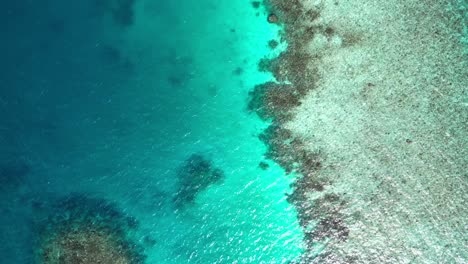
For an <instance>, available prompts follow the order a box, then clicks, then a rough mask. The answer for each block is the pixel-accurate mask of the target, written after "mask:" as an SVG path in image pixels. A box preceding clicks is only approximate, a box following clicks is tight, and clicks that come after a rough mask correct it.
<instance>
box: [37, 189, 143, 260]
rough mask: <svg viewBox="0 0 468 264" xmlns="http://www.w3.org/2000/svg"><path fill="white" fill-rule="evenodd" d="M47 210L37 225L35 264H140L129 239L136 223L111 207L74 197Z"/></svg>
mask: <svg viewBox="0 0 468 264" xmlns="http://www.w3.org/2000/svg"><path fill="white" fill-rule="evenodd" d="M49 210H50V214H49V216H48V217H47V218H46V220H45V221H43V222H42V223H39V230H40V231H39V238H38V241H37V248H36V259H37V263H41V264H52V263H67V264H68V263H70V264H87V263H103V264H104V263H105V264H138V263H143V262H144V259H145V257H144V255H143V251H142V248H141V247H140V246H138V245H137V244H136V243H134V242H133V239H132V237H131V232H132V231H134V230H135V229H136V228H137V226H138V224H137V221H136V220H135V219H134V218H133V217H130V216H128V215H126V214H124V213H123V212H121V211H119V210H118V209H117V208H116V207H115V205H113V204H112V203H110V202H108V201H106V200H103V199H96V198H90V197H87V196H85V195H83V194H74V195H70V196H68V197H66V198H64V199H63V200H61V201H59V202H57V203H56V204H54V205H52V206H51V208H49Z"/></svg>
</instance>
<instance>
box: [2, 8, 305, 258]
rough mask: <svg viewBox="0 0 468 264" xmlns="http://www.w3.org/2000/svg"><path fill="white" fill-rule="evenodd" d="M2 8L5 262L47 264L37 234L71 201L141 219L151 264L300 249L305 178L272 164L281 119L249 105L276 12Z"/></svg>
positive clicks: (293, 254)
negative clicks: (274, 131)
mask: <svg viewBox="0 0 468 264" xmlns="http://www.w3.org/2000/svg"><path fill="white" fill-rule="evenodd" d="M1 12H2V14H1V16H0V20H1V23H0V27H1V32H2V41H1V42H0V52H1V54H2V55H1V58H2V60H1V62H0V67H1V71H0V119H1V120H2V121H1V123H0V146H1V151H0V161H1V162H0V176H1V177H0V189H1V190H0V191H1V192H0V196H1V200H0V210H1V211H0V238H1V243H0V259H1V261H0V262H1V263H15V264H22V263H35V262H36V260H35V257H34V255H35V251H36V250H37V249H36V247H37V237H38V226H41V225H44V224H47V221H48V217H49V215H50V214H51V208H53V206H52V205H53V204H54V203H56V202H57V201H60V200H61V199H64V197H68V196H69V195H72V194H80V195H83V196H86V197H90V198H98V199H105V200H106V201H108V202H111V203H113V204H115V206H116V208H118V209H119V210H120V211H121V212H122V213H123V214H128V215H129V216H131V217H133V218H134V219H135V220H136V222H137V223H138V224H137V227H136V228H135V229H134V230H133V231H132V232H133V233H132V234H131V236H132V237H134V239H135V241H136V242H137V243H138V244H139V245H141V246H142V247H143V249H144V254H145V255H146V262H145V263H203V264H205V263H288V262H289V261H291V260H294V259H296V258H297V257H298V256H299V255H300V253H301V252H302V233H301V228H300V226H299V224H298V220H297V215H296V211H295V209H294V208H293V207H292V206H291V205H290V204H289V203H288V202H287V201H286V194H287V193H290V192H291V190H290V187H289V185H290V183H291V182H292V181H293V176H291V175H289V176H288V175H285V173H284V172H283V170H282V169H281V168H280V167H279V166H277V165H275V164H274V163H272V162H271V161H268V160H265V158H264V153H265V151H266V148H267V146H265V145H264V144H263V143H262V142H261V141H260V140H259V139H258V135H259V134H260V133H261V132H262V131H263V130H264V129H265V128H266V126H267V125H268V124H267V123H265V122H263V121H261V120H260V119H259V118H258V117H257V116H256V115H254V114H251V113H249V112H248V111H247V107H246V105H247V102H248V94H249V91H251V90H252V89H253V87H254V86H255V85H256V84H258V83H261V82H264V81H267V80H269V79H271V76H269V75H267V74H265V73H260V72H259V71H258V69H257V63H258V61H259V60H260V59H261V58H263V57H265V56H274V55H275V54H274V52H273V51H272V50H271V49H270V48H269V47H268V41H269V40H271V39H276V40H278V39H279V37H278V35H277V34H278V30H279V28H278V27H277V26H275V25H271V24H268V23H267V21H266V16H267V14H265V11H264V9H263V7H262V6H260V7H258V8H256V7H254V5H253V4H252V2H250V1H247V0H240V1H217V0H198V1H193V0H178V1H168V0H165V1H156V0H135V1H131V0H129V1H120V0H83V1H70V0H68V1H59V0H45V1H29V0H19V1H6V2H5V3H3V6H2V11H1ZM194 155H195V156H194ZM194 157H195V158H194ZM197 157H198V159H197ZM200 160H202V161H200ZM262 162H263V163H262ZM260 163H262V165H261V166H260V165H259V164H260ZM265 163H266V164H268V166H266V165H265ZM208 164H209V165H208ZM197 166H198V167H197ZM194 167H195V168H194ZM199 167H201V169H200V168H199ZM207 168H208V169H207ZM204 169H205V170H204ZM197 170H199V171H197ZM200 170H201V174H200ZM207 170H211V171H213V170H216V171H217V172H218V173H219V175H220V177H219V178H216V177H214V178H213V177H211V176H212V175H211V176H210V175H208V176H206V175H205V174H209V172H206V171H207ZM197 173H198V174H197ZM194 175H195V176H194ZM200 175H201V176H200ZM197 177H198V178H197ZM210 177H211V178H210ZM184 184H185V185H184ZM187 186H188V187H187ZM181 197H182V198H181ZM77 206H78V207H79V205H77Z"/></svg>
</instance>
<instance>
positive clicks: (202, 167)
mask: <svg viewBox="0 0 468 264" xmlns="http://www.w3.org/2000/svg"><path fill="white" fill-rule="evenodd" d="M177 177H178V181H179V188H178V191H177V193H176V194H175V197H174V203H175V205H176V207H183V206H184V205H186V204H187V203H191V202H193V201H194V200H195V198H196V196H197V194H198V193H200V192H201V191H203V190H205V189H206V188H208V186H210V185H211V184H215V183H220V182H221V181H222V180H223V179H224V173H223V171H222V170H220V169H218V168H214V167H213V165H212V163H211V162H210V161H209V160H208V159H206V158H205V157H203V156H202V155H200V154H193V155H191V156H190V157H189V158H188V159H187V160H186V161H185V162H184V164H183V165H182V166H181V167H180V168H179V170H178V173H177Z"/></svg>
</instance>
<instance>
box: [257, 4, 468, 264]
mask: <svg viewBox="0 0 468 264" xmlns="http://www.w3.org/2000/svg"><path fill="white" fill-rule="evenodd" d="M268 8H269V10H270V12H272V13H273V14H275V15H276V16H277V17H278V21H279V23H283V24H284V33H283V37H284V39H286V40H287V41H288V49H287V51H286V52H284V53H282V54H281V55H280V57H279V58H277V59H273V60H269V61H266V62H264V63H262V64H261V68H262V69H264V70H267V71H271V72H273V74H274V76H275V77H276V79H277V80H278V81H279V82H280V83H279V84H275V83H267V84H265V85H262V86H257V88H256V91H257V92H256V94H255V96H253V100H252V103H251V106H252V108H253V109H255V110H257V113H259V115H260V116H261V117H264V118H273V120H274V121H273V125H272V126H271V127H270V128H269V129H268V130H267V132H266V133H265V137H264V139H265V141H267V142H269V143H270V150H269V156H270V157H271V158H273V159H275V160H276V161H278V162H279V163H280V164H282V165H283V166H284V167H285V168H286V169H287V170H289V171H291V172H296V173H298V174H300V175H302V178H299V179H298V181H297V182H296V183H295V184H294V188H295V190H294V193H293V195H291V196H290V201H291V202H292V203H293V204H295V205H296V208H297V209H298V212H299V215H300V218H301V220H300V223H301V225H302V227H303V229H304V231H305V233H306V236H305V241H306V243H307V252H306V253H305V254H304V255H303V258H302V260H301V263H467V262H468V242H467V231H468V230H467V226H468V220H467V219H468V210H467V208H468V207H467V206H466V205H467V202H468V192H467V190H468V179H467V177H468V175H467V168H466V167H467V164H468V153H467V152H468V109H467V106H468V96H467V87H468V55H467V54H468V53H467V52H468V30H467V27H468V24H467V23H468V11H467V3H466V2H465V1H455V0H454V1H452V0H440V1H413V0H409V1H373V0H370V1H343V0H330V1H328V0H316V1H315V0H290V1H281V0H271V1H268ZM265 86H267V88H265ZM285 97H287V98H289V100H286V99H285ZM258 101H260V102H262V103H263V104H261V103H258Z"/></svg>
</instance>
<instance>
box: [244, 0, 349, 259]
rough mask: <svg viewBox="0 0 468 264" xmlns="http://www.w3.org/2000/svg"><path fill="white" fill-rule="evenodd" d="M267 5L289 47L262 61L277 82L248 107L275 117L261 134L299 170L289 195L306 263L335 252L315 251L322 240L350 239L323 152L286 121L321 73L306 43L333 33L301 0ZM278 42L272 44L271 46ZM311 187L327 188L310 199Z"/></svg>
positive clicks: (271, 152)
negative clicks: (325, 174)
mask: <svg viewBox="0 0 468 264" xmlns="http://www.w3.org/2000/svg"><path fill="white" fill-rule="evenodd" d="M265 5H266V9H267V11H268V13H269V14H270V15H269V16H268V21H269V22H270V23H281V24H282V25H283V31H282V38H283V39H284V40H286V41H287V42H288V48H287V49H286V50H285V51H283V52H282V53H281V54H280V55H279V56H278V57H275V58H265V59H263V60H261V61H260V62H259V66H258V67H259V70H260V71H265V72H271V73H272V74H273V76H274V78H275V79H276V82H271V81H270V82H266V83H263V84H259V85H257V86H256V87H255V88H254V90H253V91H251V93H250V100H249V103H248V108H249V110H250V111H255V112H256V113H257V114H258V116H259V117H260V118H262V119H267V120H268V119H270V120H272V123H271V125H270V126H269V127H268V128H267V129H266V130H265V131H264V132H263V133H262V134H261V135H260V139H261V140H262V141H263V142H265V144H266V145H267V146H268V150H267V153H266V157H267V158H269V159H272V160H274V161H275V162H277V163H278V164H279V165H280V166H282V167H283V168H284V169H285V170H286V173H293V172H294V173H296V174H297V175H298V178H297V180H296V181H295V182H294V183H293V184H292V188H293V193H292V194H290V195H289V196H288V201H289V202H290V203H291V204H293V205H294V206H295V208H296V209H297V211H298V216H299V222H300V224H301V226H302V227H303V229H304V232H305V243H306V252H305V253H304V255H303V256H302V260H301V263H311V261H318V260H320V259H321V258H323V257H330V256H329V255H327V256H323V255H320V254H317V253H316V248H317V245H319V244H320V243H323V242H325V241H328V240H330V239H333V240H337V241H345V240H346V238H347V236H348V233H349V230H348V228H347V227H346V225H345V223H344V221H343V217H342V214H341V212H340V209H341V208H342V207H343V206H344V205H345V204H346V203H345V202H344V201H343V200H342V199H341V198H340V197H339V196H338V195H337V194H334V193H326V192H324V190H325V186H326V185H327V184H329V183H328V182H327V180H326V179H321V178H319V177H318V176H317V173H316V172H317V171H318V170H319V169H320V167H321V159H323V157H322V156H321V155H320V153H312V152H310V151H309V150H307V149H306V147H305V142H304V141H303V139H300V138H297V137H294V136H293V134H292V133H291V131H289V130H288V129H286V128H285V126H284V124H285V123H286V122H288V121H290V120H291V119H292V117H293V116H294V113H293V112H292V109H294V108H296V107H298V106H299V105H301V98H303V97H304V96H305V95H306V94H307V93H308V91H310V90H311V89H314V88H315V86H316V85H315V82H316V81H317V80H318V78H319V76H318V73H317V69H316V67H315V66H314V64H313V62H315V61H317V60H318V59H319V55H314V54H311V53H310V52H309V51H308V50H307V49H306V47H307V45H308V43H309V42H310V39H312V38H313V36H314V34H316V33H317V32H325V33H328V34H333V29H332V28H322V27H320V26H312V25H309V24H311V23H309V24H308V23H307V22H308V21H313V20H315V19H317V18H318V17H319V13H318V12H314V11H311V10H306V9H304V8H303V6H302V3H301V1H299V0H294V1H281V0H270V1H266V3H265ZM276 45H277V44H276V43H271V44H270V46H271V47H272V48H274V47H276ZM312 193H322V194H321V195H319V196H318V198H316V199H315V200H311V199H310V198H309V196H310V194H312Z"/></svg>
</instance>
